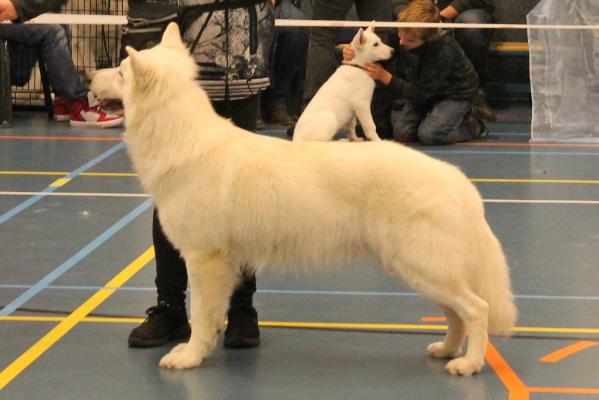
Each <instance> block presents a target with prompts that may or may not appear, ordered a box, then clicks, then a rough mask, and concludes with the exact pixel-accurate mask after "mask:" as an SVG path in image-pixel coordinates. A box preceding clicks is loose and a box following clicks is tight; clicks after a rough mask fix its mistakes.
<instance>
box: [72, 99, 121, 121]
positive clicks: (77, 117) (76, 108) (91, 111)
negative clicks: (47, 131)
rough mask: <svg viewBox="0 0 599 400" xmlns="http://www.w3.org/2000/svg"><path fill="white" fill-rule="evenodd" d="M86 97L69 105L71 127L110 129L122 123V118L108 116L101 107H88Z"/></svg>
mask: <svg viewBox="0 0 599 400" xmlns="http://www.w3.org/2000/svg"><path fill="white" fill-rule="evenodd" d="M88 104H89V103H88V102H87V97H82V98H80V99H77V100H75V101H73V102H72V103H71V115H70V120H71V126H79V127H92V128H112V127H115V126H119V125H121V124H122V123H123V119H124V118H123V116H121V115H116V114H109V113H107V112H105V111H103V110H102V108H101V106H95V107H90V106H89V105H88Z"/></svg>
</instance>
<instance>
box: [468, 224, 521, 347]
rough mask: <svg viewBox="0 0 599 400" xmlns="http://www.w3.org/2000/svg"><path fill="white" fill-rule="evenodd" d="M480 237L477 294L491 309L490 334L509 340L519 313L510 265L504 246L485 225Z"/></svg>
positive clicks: (476, 273)
mask: <svg viewBox="0 0 599 400" xmlns="http://www.w3.org/2000/svg"><path fill="white" fill-rule="evenodd" d="M481 235H482V237H481V238H479V239H483V240H480V244H481V247H480V249H481V254H480V259H479V260H478V261H479V262H480V264H478V266H477V267H476V269H477V270H478V271H476V272H475V273H474V275H475V276H476V277H477V278H478V279H477V282H476V283H475V292H476V293H477V294H478V295H479V296H480V297H481V298H482V299H483V300H485V301H486V302H487V304H488V305H489V334H491V335H496V336H510V335H511V334H512V331H513V328H514V326H515V325H516V320H517V318H518V310H517V308H516V305H515V304H514V295H513V294H512V288H511V284H510V277H509V269H508V265H507V261H506V259H505V255H504V253H503V250H502V248H501V244H500V243H499V241H498V240H497V238H496V237H495V235H494V234H493V232H492V231H491V228H490V227H489V226H488V225H487V224H486V223H485V229H484V232H481ZM484 239H486V240H484Z"/></svg>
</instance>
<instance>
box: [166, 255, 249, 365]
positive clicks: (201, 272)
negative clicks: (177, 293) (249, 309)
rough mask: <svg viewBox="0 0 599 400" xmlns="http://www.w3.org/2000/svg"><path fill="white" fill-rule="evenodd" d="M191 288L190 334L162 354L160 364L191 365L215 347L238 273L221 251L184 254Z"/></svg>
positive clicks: (197, 363)
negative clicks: (216, 252)
mask: <svg viewBox="0 0 599 400" xmlns="http://www.w3.org/2000/svg"><path fill="white" fill-rule="evenodd" d="M184 258H185V262H186V264H187V276H188V278H189V286H190V289H191V307H190V314H191V338H190V339H189V342H188V343H182V344H179V345H178V346H175V347H174V348H173V349H172V350H171V351H170V353H168V354H167V355H165V356H164V357H162V359H161V360H160V366H161V367H163V368H175V369H184V368H194V367H197V366H199V365H200V363H201V362H202V360H203V359H204V357H206V356H207V355H208V354H209V353H210V352H211V351H212V349H213V348H214V345H215V344H216V341H217V338H218V334H219V332H220V330H221V328H222V326H223V324H224V318H225V314H226V312H227V309H228V306H229V298H230V297H231V294H232V293H233V289H234V288H235V286H236V284H237V282H238V280H239V274H238V273H237V271H236V269H235V268H234V266H233V265H231V263H230V262H229V260H228V259H227V258H225V257H224V256H222V255H220V254H212V255H210V256H205V255H199V256H197V255H192V256H188V257H185V256H184Z"/></svg>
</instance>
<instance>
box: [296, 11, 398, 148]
mask: <svg viewBox="0 0 599 400" xmlns="http://www.w3.org/2000/svg"><path fill="white" fill-rule="evenodd" d="M352 5H355V6H356V11H357V13H358V17H359V18H360V20H362V21H373V20H375V21H391V19H392V17H393V15H392V7H391V0H313V1H312V7H313V11H314V13H313V19H315V20H344V19H345V18H346V16H347V13H348V12H349V10H350V9H351V6H352ZM377 34H379V36H380V37H381V39H382V40H383V42H384V43H386V44H389V37H388V36H390V31H389V30H381V31H380V32H379V31H378V30H377ZM338 38H339V30H338V29H337V28H311V29H310V45H309V47H308V64H307V67H306V82H305V89H304V99H303V103H304V104H308V103H309V102H310V100H311V99H312V97H314V95H315V94H316V92H317V91H318V89H320V87H321V86H322V85H323V84H324V83H325V82H326V81H327V79H329V77H330V76H331V75H333V72H335V70H336V69H337V67H338V61H337V59H336V57H335V46H336V45H337V41H338ZM389 109H390V101H389V99H388V96H387V95H386V92H385V91H381V90H379V89H378V88H375V90H374V94H373V97H372V106H371V111H372V117H373V119H374V122H375V124H376V131H377V133H378V134H379V136H380V137H381V138H390V137H391V131H392V128H391V125H390V121H389V119H388V117H387V114H388V113H387V112H386V111H388V110H389Z"/></svg>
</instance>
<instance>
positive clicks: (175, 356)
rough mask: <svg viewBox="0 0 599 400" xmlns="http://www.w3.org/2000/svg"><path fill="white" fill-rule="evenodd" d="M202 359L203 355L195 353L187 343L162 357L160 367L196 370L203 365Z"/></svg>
mask: <svg viewBox="0 0 599 400" xmlns="http://www.w3.org/2000/svg"><path fill="white" fill-rule="evenodd" d="M202 358H203V357H202V355H201V354H199V353H198V352H196V351H193V350H192V349H191V348H190V347H189V346H188V345H187V344H186V343H182V344H179V345H177V346H176V347H174V348H173V349H172V350H171V351H170V352H169V353H168V354H167V355H165V356H164V357H162V359H161V360H160V362H159V363H158V365H159V366H160V367H162V368H168V369H188V368H196V367H199V366H200V364H201V363H202Z"/></svg>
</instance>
